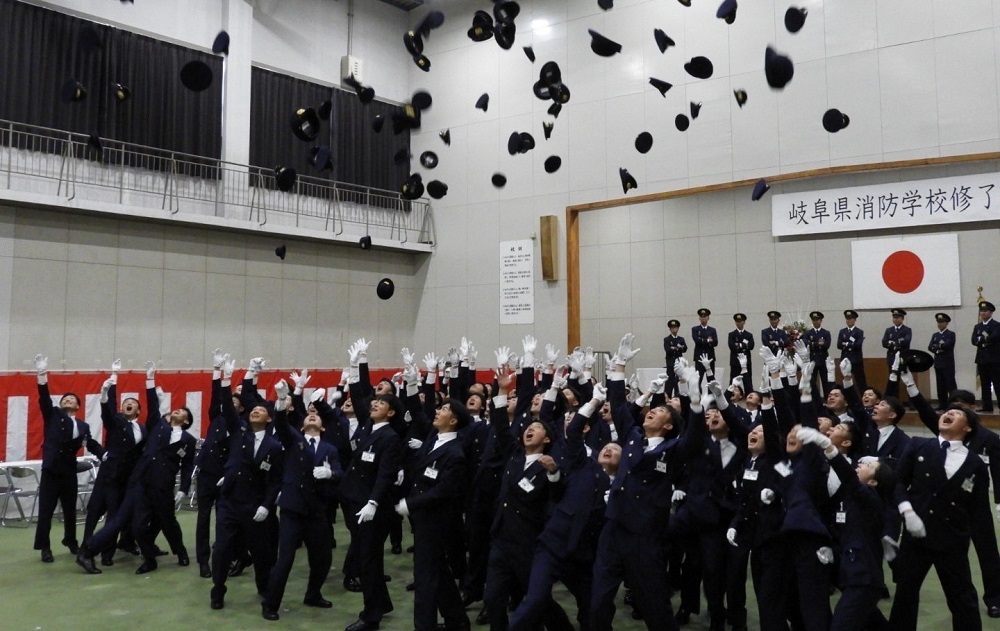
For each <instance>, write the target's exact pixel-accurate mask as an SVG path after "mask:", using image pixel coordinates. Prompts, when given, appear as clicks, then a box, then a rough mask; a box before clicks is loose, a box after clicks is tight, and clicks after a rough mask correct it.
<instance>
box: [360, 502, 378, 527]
mask: <svg viewBox="0 0 1000 631" xmlns="http://www.w3.org/2000/svg"><path fill="white" fill-rule="evenodd" d="M377 510H378V503H377V502H373V501H372V500H368V503H367V504H365V505H364V506H362V507H361V510H359V511H358V512H356V513H354V515H355V516H356V517H357V518H358V523H360V524H363V523H365V522H367V521H371V520H373V519H375V512H376V511H377Z"/></svg>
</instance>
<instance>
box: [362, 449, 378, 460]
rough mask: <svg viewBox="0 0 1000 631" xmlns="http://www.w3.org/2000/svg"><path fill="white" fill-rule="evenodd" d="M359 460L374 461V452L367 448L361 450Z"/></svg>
mask: <svg viewBox="0 0 1000 631" xmlns="http://www.w3.org/2000/svg"><path fill="white" fill-rule="evenodd" d="M361 462H375V452H374V451H372V450H371V449H369V450H368V451H362V452H361Z"/></svg>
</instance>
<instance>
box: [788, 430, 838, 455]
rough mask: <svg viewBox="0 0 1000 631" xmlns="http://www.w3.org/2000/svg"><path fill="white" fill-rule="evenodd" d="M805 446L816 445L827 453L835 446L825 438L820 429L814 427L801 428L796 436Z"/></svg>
mask: <svg viewBox="0 0 1000 631" xmlns="http://www.w3.org/2000/svg"><path fill="white" fill-rule="evenodd" d="M796 435H797V436H798V438H799V441H800V442H802V444H803V445H816V446H817V447H819V448H820V449H822V450H823V451H826V450H827V449H829V448H830V446H831V445H832V444H833V443H831V442H830V439H829V438H828V437H826V436H824V435H823V434H822V433H821V432H820V431H819V430H818V429H815V428H812V427H800V428H799V431H798V433H797V434H796Z"/></svg>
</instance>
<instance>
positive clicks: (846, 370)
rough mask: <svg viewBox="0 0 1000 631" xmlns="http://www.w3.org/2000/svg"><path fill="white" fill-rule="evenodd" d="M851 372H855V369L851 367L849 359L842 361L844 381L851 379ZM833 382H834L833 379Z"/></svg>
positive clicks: (841, 368) (841, 371) (841, 367)
mask: <svg viewBox="0 0 1000 631" xmlns="http://www.w3.org/2000/svg"><path fill="white" fill-rule="evenodd" d="M851 370H853V367H852V366H851V360H849V359H847V358H846V357H845V358H843V359H842V360H840V374H841V375H843V376H844V379H850V378H851V374H852V373H851ZM831 381H833V380H832V379H831Z"/></svg>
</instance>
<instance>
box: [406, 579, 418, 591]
mask: <svg viewBox="0 0 1000 631" xmlns="http://www.w3.org/2000/svg"><path fill="white" fill-rule="evenodd" d="M416 589H417V582H416V581H410V582H409V583H407V584H406V591H408V592H412V591H414V590H416Z"/></svg>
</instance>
